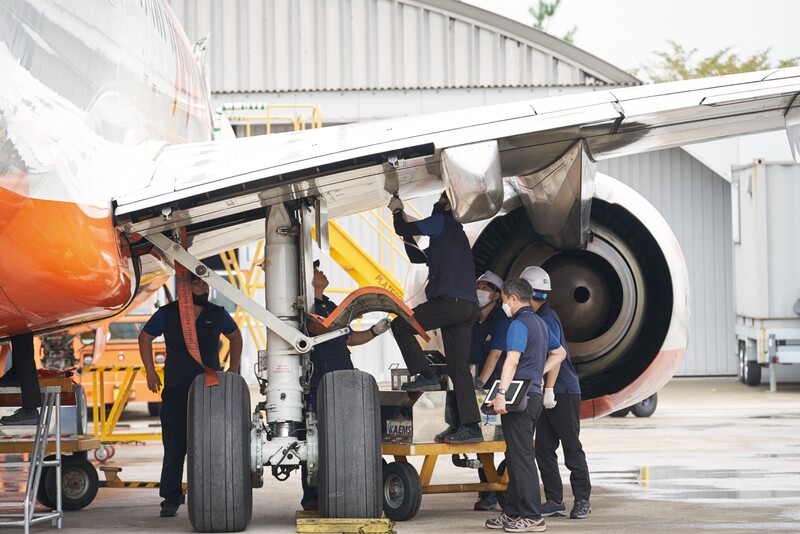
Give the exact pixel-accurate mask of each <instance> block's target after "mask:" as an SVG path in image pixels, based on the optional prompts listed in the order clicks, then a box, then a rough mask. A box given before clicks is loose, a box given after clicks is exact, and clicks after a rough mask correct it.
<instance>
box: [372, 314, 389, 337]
mask: <svg viewBox="0 0 800 534" xmlns="http://www.w3.org/2000/svg"><path fill="white" fill-rule="evenodd" d="M391 325H392V321H391V320H390V319H389V318H388V317H384V318H383V319H381V320H380V321H378V322H377V323H375V324H374V325H372V326H370V327H369V330H370V332H372V335H373V336H375V337H378V336H379V335H381V334H383V333H384V332H386V331H387V330H389V327H390V326H391Z"/></svg>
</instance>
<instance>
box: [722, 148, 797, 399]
mask: <svg viewBox="0 0 800 534" xmlns="http://www.w3.org/2000/svg"><path fill="white" fill-rule="evenodd" d="M798 199H800V165H797V164H795V163H788V162H787V163H782V162H780V163H779V162H769V163H768V162H766V161H764V160H761V159H757V160H755V161H754V162H753V163H752V164H749V165H741V166H737V167H734V168H733V173H732V181H731V201H732V217H731V219H732V223H733V256H734V288H735V295H736V326H735V335H736V347H737V357H738V359H739V378H740V380H741V381H742V382H743V383H745V384H747V385H749V386H755V385H758V384H760V383H761V370H762V368H764V367H766V368H767V369H769V383H770V390H771V391H776V389H777V376H776V374H777V373H776V371H777V367H778V366H780V365H786V364H793V363H800V246H798V231H800V210H799V209H798V205H797V203H798Z"/></svg>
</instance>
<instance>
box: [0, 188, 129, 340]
mask: <svg viewBox="0 0 800 534" xmlns="http://www.w3.org/2000/svg"><path fill="white" fill-rule="evenodd" d="M0 213H3V214H4V218H3V220H2V221H0V337H3V336H5V335H9V334H13V333H17V332H20V331H25V330H42V329H47V328H52V327H57V326H61V325H67V324H74V323H78V322H85V321H91V320H96V319H101V318H105V317H108V316H110V315H113V314H114V313H116V312H117V311H119V310H121V309H122V308H123V307H124V306H125V305H126V304H127V303H128V301H129V300H130V299H131V297H132V291H133V289H134V288H133V285H134V284H135V282H134V272H133V263H132V261H131V257H130V252H129V249H128V247H127V244H126V243H125V242H124V241H121V240H120V239H119V238H118V236H117V235H116V231H115V229H114V225H113V222H112V220H111V211H110V208H109V209H103V208H97V207H91V206H84V205H78V204H74V203H70V202H58V201H51V200H41V199H35V198H30V197H27V196H25V195H22V194H20V193H18V192H14V191H11V190H9V189H6V188H4V187H3V186H2V185H0Z"/></svg>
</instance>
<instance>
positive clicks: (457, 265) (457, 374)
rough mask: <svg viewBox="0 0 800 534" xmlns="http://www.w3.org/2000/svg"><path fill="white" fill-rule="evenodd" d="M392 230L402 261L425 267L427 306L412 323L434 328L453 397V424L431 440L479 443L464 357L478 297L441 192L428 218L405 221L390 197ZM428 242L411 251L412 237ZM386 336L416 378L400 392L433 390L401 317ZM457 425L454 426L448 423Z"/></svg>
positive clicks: (463, 241) (460, 232)
mask: <svg viewBox="0 0 800 534" xmlns="http://www.w3.org/2000/svg"><path fill="white" fill-rule="evenodd" d="M389 210H391V212H392V214H393V219H394V231H395V232H396V233H397V235H399V236H400V237H402V238H403V242H404V243H405V248H406V253H407V254H408V259H409V261H411V262H412V263H426V264H427V265H428V284H427V286H426V287H425V296H426V297H427V301H425V302H423V303H422V304H420V305H418V306H416V307H415V308H414V310H413V311H414V318H415V319H416V320H417V322H419V324H420V325H421V326H422V328H424V329H425V330H426V331H428V330H433V329H436V328H440V329H441V332H442V341H443V342H444V356H445V358H446V360H447V373H448V374H449V376H450V379H451V380H452V381H453V388H454V389H455V396H456V409H455V410H454V411H455V412H457V413H454V414H453V415H454V419H453V420H451V423H450V425H449V426H448V427H447V429H445V430H444V431H443V432H440V433H439V434H438V435H437V436H436V438H435V440H436V442H437V443H441V442H446V443H480V442H482V441H483V433H482V432H481V429H480V424H479V423H480V420H481V416H480V412H479V410H478V402H477V399H476V397H475V389H474V386H473V380H472V375H471V374H470V371H469V355H470V344H471V332H472V325H473V324H474V323H475V320H476V319H477V318H478V296H477V294H476V291H475V263H474V262H473V259H472V251H471V250H470V246H469V240H468V239H467V235H466V234H465V233H464V226H463V225H462V224H461V223H460V222H458V221H456V220H455V218H454V217H453V212H452V209H451V206H450V200H449V199H448V197H447V192H446V191H443V192H442V194H441V196H440V197H439V200H438V202H436V203H435V204H434V205H433V210H432V213H431V216H430V217H426V218H425V219H422V220H421V221H413V222H409V221H406V219H405V217H404V214H403V202H402V201H401V200H400V199H399V198H397V197H394V198H392V200H391V201H390V202H389ZM420 235H426V236H428V237H430V246H429V247H428V248H427V249H425V250H424V251H423V250H420V249H419V248H418V247H416V241H415V240H414V236H420ZM392 333H394V337H395V339H396V340H397V346H398V347H399V348H400V352H401V354H402V355H403V360H405V363H406V366H407V367H408V371H409V373H410V374H412V375H417V376H416V377H415V378H414V379H413V380H411V381H409V382H407V383H405V384H403V386H402V388H403V389H404V390H405V391H409V392H411V391H436V390H439V389H441V387H440V384H439V378H438V377H437V376H436V374H435V373H434V372H433V369H432V368H431V366H430V363H428V360H427V359H426V358H425V353H424V352H423V351H422V348H421V347H420V346H419V343H418V342H417V340H416V337H415V330H414V328H413V327H412V326H411V325H410V324H409V323H408V322H407V321H406V320H405V319H403V318H401V317H398V318H396V319H395V320H394V321H392ZM455 420H457V421H460V426H458V427H456V425H455V424H454V422H453V421H455Z"/></svg>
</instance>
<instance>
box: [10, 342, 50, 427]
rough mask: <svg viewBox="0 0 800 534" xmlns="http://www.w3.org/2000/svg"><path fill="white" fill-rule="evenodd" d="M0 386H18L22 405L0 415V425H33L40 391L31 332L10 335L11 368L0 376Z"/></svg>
mask: <svg viewBox="0 0 800 534" xmlns="http://www.w3.org/2000/svg"><path fill="white" fill-rule="evenodd" d="M0 386H19V387H20V390H21V391H22V407H21V408H20V409H18V410H17V411H15V412H14V413H13V414H11V415H6V416H5V417H0V425H7V426H11V425H35V424H37V423H38V422H39V407H40V406H41V405H42V393H41V390H40V389H39V375H38V374H37V373H36V360H35V359H34V354H33V334H30V333H28V334H19V335H16V336H11V368H10V369H9V370H8V372H6V374H4V375H3V376H2V378H0Z"/></svg>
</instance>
